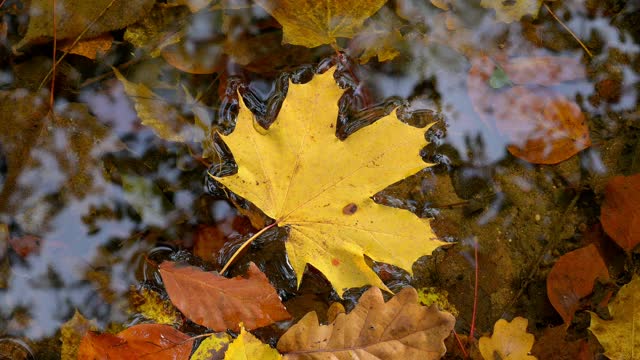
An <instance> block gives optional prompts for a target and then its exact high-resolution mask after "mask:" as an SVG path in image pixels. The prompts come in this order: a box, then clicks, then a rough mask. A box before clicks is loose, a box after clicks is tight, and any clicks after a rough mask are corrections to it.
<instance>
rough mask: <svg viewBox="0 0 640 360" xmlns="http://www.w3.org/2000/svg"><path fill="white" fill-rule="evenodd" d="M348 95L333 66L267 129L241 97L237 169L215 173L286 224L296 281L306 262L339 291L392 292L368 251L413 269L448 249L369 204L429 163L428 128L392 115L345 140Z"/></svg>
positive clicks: (413, 223) (301, 88)
mask: <svg viewBox="0 0 640 360" xmlns="http://www.w3.org/2000/svg"><path fill="white" fill-rule="evenodd" d="M342 93H343V90H341V89H340V88H339V87H338V85H337V84H336V83H335V81H334V79H333V70H330V71H327V72H326V73H324V74H322V75H316V76H315V77H314V79H313V80H312V81H310V82H309V83H307V84H304V85H296V84H290V85H289V92H288V94H287V97H286V99H285V100H284V103H283V104H282V108H281V110H280V114H279V115H278V118H277V120H276V121H275V122H274V123H273V125H271V127H270V128H269V130H267V131H266V132H265V131H258V130H256V127H257V126H259V125H256V124H255V122H254V120H253V115H252V114H251V111H250V110H248V109H247V107H246V105H245V104H244V102H243V101H241V102H240V111H239V114H238V119H237V124H236V128H235V130H234V132H233V133H231V134H230V135H228V136H222V135H221V137H222V138H223V139H224V141H225V143H226V144H227V145H228V146H229V148H230V149H231V151H232V153H233V156H234V158H235V160H236V162H237V163H238V168H239V170H238V173H237V174H235V175H231V176H227V177H215V179H216V180H217V181H219V182H221V183H222V184H224V185H225V186H226V187H228V188H229V189H230V190H231V191H233V192H235V193H236V194H238V195H240V196H243V197H245V198H246V199H247V200H249V201H251V202H253V203H254V204H255V205H256V206H257V207H258V208H260V209H261V210H262V211H263V212H264V213H265V214H266V215H267V216H269V217H271V218H272V219H275V221H276V224H277V225H278V226H286V227H288V229H289V237H288V239H287V241H286V249H287V254H288V256H289V260H290V261H291V264H292V266H293V269H294V270H295V272H296V275H297V278H298V285H299V284H300V281H301V280H302V274H303V272H304V269H305V266H306V264H307V263H309V264H311V265H313V266H314V267H315V268H316V269H318V270H320V271H321V272H322V273H323V274H324V275H325V276H326V277H327V279H328V280H329V281H330V282H331V283H332V284H333V286H334V287H335V288H336V289H337V290H338V292H339V293H340V294H341V293H342V292H343V291H344V290H345V289H348V288H352V287H360V286H364V285H375V286H378V287H381V288H383V289H386V286H385V285H384V284H383V283H382V281H381V280H380V279H379V278H378V276H377V275H376V274H375V273H374V272H373V271H372V270H371V269H370V268H369V266H368V265H367V263H366V262H365V258H364V254H366V255H367V256H369V257H371V258H372V259H373V260H375V261H380V262H385V263H389V264H393V265H396V266H399V267H401V268H403V269H405V270H407V271H409V272H411V265H412V264H413V261H414V260H415V259H417V258H418V257H420V256H423V255H428V254H431V252H432V251H433V250H434V249H436V248H437V247H439V246H441V245H443V244H444V243H443V242H441V241H438V240H437V238H436V236H435V235H434V233H433V231H432V230H431V227H430V226H429V223H428V221H427V220H425V219H419V218H417V217H416V216H415V215H414V214H412V213H410V212H409V211H407V210H400V209H395V208H391V207H386V206H382V205H378V204H376V203H375V202H374V201H373V200H371V198H370V197H371V196H373V195H374V194H376V193H377V192H379V191H381V190H383V189H384V188H385V187H386V186H388V185H390V184H392V183H394V182H397V181H399V180H402V179H404V178H405V177H407V176H409V175H412V174H415V173H416V172H418V171H419V170H421V169H423V168H424V167H425V166H427V164H425V163H424V162H423V161H422V158H421V157H420V154H419V152H420V149H421V148H422V147H423V146H424V145H425V143H426V142H425V140H424V131H425V129H419V128H415V127H412V126H409V125H407V124H404V123H402V122H400V121H399V120H398V118H397V116H396V114H395V112H393V113H392V114H390V115H388V116H385V117H383V118H382V119H380V120H378V121H376V122H375V123H373V124H371V125H369V126H367V127H365V128H363V129H361V130H358V131H356V132H355V133H354V134H352V135H351V136H349V137H348V138H347V139H346V140H345V141H341V140H339V139H338V138H337V137H336V136H335V128H336V118H337V115H338V99H339V98H340V96H341V95H342Z"/></svg>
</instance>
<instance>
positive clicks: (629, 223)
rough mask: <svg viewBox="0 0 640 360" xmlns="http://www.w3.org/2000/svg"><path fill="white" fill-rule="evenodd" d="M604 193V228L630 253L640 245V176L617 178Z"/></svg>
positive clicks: (602, 211)
mask: <svg viewBox="0 0 640 360" xmlns="http://www.w3.org/2000/svg"><path fill="white" fill-rule="evenodd" d="M604 192H605V196H604V202H603V203H602V207H601V208H600V222H601V223H602V227H603V228H604V230H605V231H606V232H607V235H609V236H610V237H611V238H612V239H613V240H614V241H615V242H616V244H618V245H619V246H620V247H621V248H623V249H624V250H625V251H627V252H630V251H632V250H633V249H634V248H635V247H636V246H637V245H638V243H640V207H639V206H638V204H640V174H636V175H631V176H615V177H613V178H611V179H610V180H609V182H608V183H607V186H606V187H605V190H604Z"/></svg>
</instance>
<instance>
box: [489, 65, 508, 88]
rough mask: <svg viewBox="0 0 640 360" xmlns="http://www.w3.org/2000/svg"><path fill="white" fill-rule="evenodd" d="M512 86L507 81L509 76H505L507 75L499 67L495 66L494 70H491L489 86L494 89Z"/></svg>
mask: <svg viewBox="0 0 640 360" xmlns="http://www.w3.org/2000/svg"><path fill="white" fill-rule="evenodd" d="M512 85H513V83H512V82H511V80H510V79H509V76H507V73H506V72H504V69H502V68H501V67H500V66H496V68H495V70H493V74H491V77H490V78H489V86H491V87H492V88H494V89H500V88H503V87H505V86H512Z"/></svg>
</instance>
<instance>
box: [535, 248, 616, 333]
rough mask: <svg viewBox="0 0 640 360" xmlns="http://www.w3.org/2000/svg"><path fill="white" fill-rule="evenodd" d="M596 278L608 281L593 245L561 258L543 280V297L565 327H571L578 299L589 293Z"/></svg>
mask: <svg viewBox="0 0 640 360" xmlns="http://www.w3.org/2000/svg"><path fill="white" fill-rule="evenodd" d="M598 278H600V279H608V278H609V271H608V270H607V265H606V264H605V263H604V260H602V257H601V256H600V253H599V252H598V249H597V248H596V247H595V245H593V244H591V245H588V246H585V247H583V248H580V249H577V250H574V251H571V252H568V253H566V254H564V255H562V256H561V257H560V259H558V261H557V262H556V263H555V264H554V265H553V268H551V271H550V272H549V275H548V276H547V295H548V296H549V301H551V305H553V307H554V308H555V309H556V311H557V312H558V313H559V314H560V316H562V319H563V320H564V322H565V324H570V323H571V319H573V314H574V313H575V312H576V310H578V309H579V307H580V299H582V298H583V297H585V296H587V295H589V294H590V293H591V292H592V291H593V285H594V284H595V281H596V279H598Z"/></svg>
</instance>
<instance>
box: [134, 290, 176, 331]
mask: <svg viewBox="0 0 640 360" xmlns="http://www.w3.org/2000/svg"><path fill="white" fill-rule="evenodd" d="M129 304H131V309H132V311H133V312H135V313H139V314H140V315H142V316H144V317H145V318H147V319H150V320H153V321H154V322H155V323H156V324H166V325H173V326H179V325H181V324H182V315H181V314H180V312H179V311H178V310H177V309H176V308H175V307H174V306H173V304H172V303H171V302H170V301H169V299H163V298H162V296H160V294H158V293H157V292H155V291H153V290H151V289H148V288H146V287H141V288H140V289H134V288H132V289H130V290H129Z"/></svg>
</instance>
